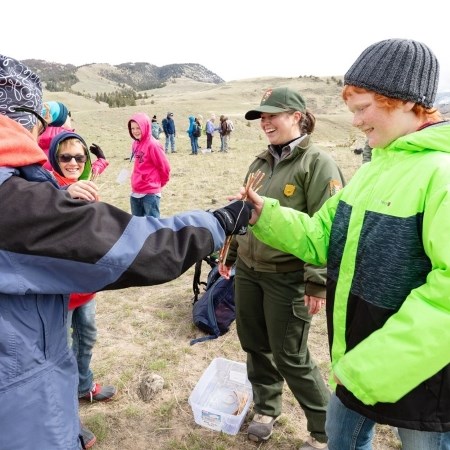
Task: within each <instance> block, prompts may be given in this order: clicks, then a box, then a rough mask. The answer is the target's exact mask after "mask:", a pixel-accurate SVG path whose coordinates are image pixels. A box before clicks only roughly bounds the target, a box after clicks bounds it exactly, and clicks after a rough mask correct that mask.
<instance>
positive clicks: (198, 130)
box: [192, 123, 202, 137]
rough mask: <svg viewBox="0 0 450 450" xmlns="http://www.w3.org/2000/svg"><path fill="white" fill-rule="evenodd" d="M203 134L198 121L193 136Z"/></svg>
mask: <svg viewBox="0 0 450 450" xmlns="http://www.w3.org/2000/svg"><path fill="white" fill-rule="evenodd" d="M201 135H202V127H201V126H200V125H198V124H197V123H196V124H195V125H194V130H193V132H192V136H194V137H200V136H201Z"/></svg>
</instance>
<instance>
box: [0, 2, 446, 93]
mask: <svg viewBox="0 0 450 450" xmlns="http://www.w3.org/2000/svg"><path fill="white" fill-rule="evenodd" d="M446 3H447V2H445V1H433V2H431V1H429V2H424V1H423V0H410V1H405V0H378V1H377V2H370V1H361V0H341V1H336V0H309V1H302V0H266V1H263V0H221V1H213V2H212V1H205V0H194V1H188V0H132V1H126V2H125V1H121V0H116V1H103V0H75V1H73V2H54V1H46V2H36V1H31V0H21V1H20V2H12V1H9V2H7V3H5V4H2V14H1V15H2V20H1V30H2V33H3V39H2V43H1V46H0V53H3V54H5V55H8V56H12V57H15V58H17V59H30V58H33V59H43V60H46V61H49V62H58V63H63V64H68V63H70V64H74V65H76V66H79V65H83V64H90V63H109V64H113V65H116V64H121V63H125V62H148V63H151V64H154V65H156V66H163V65H166V64H177V63H199V64H202V65H203V66H205V67H206V68H207V69H209V70H211V71H212V72H214V73H216V74H217V75H219V76H220V77H222V78H223V79H224V80H225V81H232V80H238V79H243V78H253V77H263V76H283V77H296V76H299V75H317V76H331V75H344V73H345V72H346V71H347V69H348V68H349V67H350V66H351V64H352V63H353V62H354V60H355V59H356V58H357V57H358V56H359V54H360V53H361V52H362V51H363V50H364V49H365V48H366V47H367V46H368V45H370V44H372V43H374V42H377V41H380V40H382V39H388V38H408V39H416V40H419V41H422V42H424V43H425V44H427V45H428V46H429V47H430V48H431V49H432V50H433V51H434V53H435V54H436V56H437V57H438V59H439V61H440V64H441V83H440V88H441V89H444V88H445V89H450V49H449V47H450V33H449V25H450V18H449V17H448V15H446V14H444V12H443V11H440V10H439V5H441V7H443V6H444V5H445V4H446Z"/></svg>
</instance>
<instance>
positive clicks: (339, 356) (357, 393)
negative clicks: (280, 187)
mask: <svg viewBox="0 0 450 450" xmlns="http://www.w3.org/2000/svg"><path fill="white" fill-rule="evenodd" d="M252 231H253V234H254V235H255V236H256V237H258V239H261V240H262V241H263V242H265V243H266V244H268V245H272V246H274V247H276V248H279V249H281V250H283V251H285V252H292V253H293V254H295V255H297V256H298V257H299V258H302V259H303V260H305V261H308V262H310V263H311V264H325V263H326V264H327V267H328V280H327V322H328V334H329V344H330V349H331V358H332V370H333V372H334V374H335V375H336V376H337V378H338V379H339V380H340V381H341V382H342V385H338V386H337V388H336V394H337V396H338V397H339V398H340V400H341V401H342V402H343V403H344V404H345V405H346V406H347V407H349V408H350V409H352V410H355V411H357V412H359V413H361V414H363V415H365V416H366V417H369V418H371V419H373V420H375V421H376V422H379V423H387V424H389V425H393V426H398V427H403V428H408V429H417V430H425V431H437V432H447V431H450V365H449V363H450V124H449V123H448V122H443V123H439V124H435V125H433V126H428V127H427V128H424V129H422V130H420V131H417V132H414V133H411V134H408V135H405V136H402V137H400V138H398V139H397V140H395V141H393V142H392V143H391V144H389V146H387V147H386V148H383V149H381V148H379V149H374V150H373V154H372V162H370V163H367V164H364V165H363V166H362V167H361V168H360V169H359V170H358V172H357V173H356V174H355V175H354V177H353V178H352V180H351V181H350V183H349V184H348V185H347V186H346V187H345V188H344V189H342V190H341V191H340V192H338V193H337V194H336V195H335V196H333V197H331V198H330V199H329V200H328V201H327V202H326V203H325V204H324V205H323V207H322V208H321V209H320V210H319V211H318V212H317V213H316V214H315V215H314V216H313V217H312V218H311V217H309V216H308V215H307V214H302V213H299V212H298V211H294V210H291V209H287V208H281V207H280V204H279V202H278V201H276V200H273V199H269V198H266V199H265V203H264V208H263V211H262V214H261V217H260V219H259V221H258V222H257V223H256V224H255V225H254V226H253V229H252Z"/></svg>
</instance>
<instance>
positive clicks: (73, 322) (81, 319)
mask: <svg viewBox="0 0 450 450" xmlns="http://www.w3.org/2000/svg"><path fill="white" fill-rule="evenodd" d="M96 306H97V302H96V300H95V298H93V299H92V300H90V301H89V302H87V303H85V304H84V305H81V306H79V307H78V308H75V309H74V310H69V313H68V315H67V327H68V335H69V346H72V350H73V353H74V355H75V358H76V360H77V364H78V379H79V384H78V396H79V397H82V396H83V395H86V394H87V393H89V392H90V390H91V389H92V387H93V385H94V374H93V373H92V370H91V368H90V365H91V359H92V350H93V348H94V345H95V342H96V341H97V325H96V323H95V310H96ZM71 327H72V333H70V331H71V330H70V328H71Z"/></svg>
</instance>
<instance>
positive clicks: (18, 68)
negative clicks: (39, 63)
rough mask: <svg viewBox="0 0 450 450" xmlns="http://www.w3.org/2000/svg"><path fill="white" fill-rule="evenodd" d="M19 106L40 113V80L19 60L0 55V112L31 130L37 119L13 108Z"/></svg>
mask: <svg viewBox="0 0 450 450" xmlns="http://www.w3.org/2000/svg"><path fill="white" fill-rule="evenodd" d="M20 106H26V107H28V108H32V109H33V110H34V111H36V112H37V113H38V114H40V113H41V110H42V86H41V80H40V79H39V77H38V76H37V75H36V74H35V73H33V72H32V71H31V70H30V69H28V67H27V66H25V65H24V64H22V63H21V62H20V61H17V60H16V59H14V58H10V57H9V56H3V55H0V114H4V115H6V116H8V117H9V118H10V119H13V120H15V121H16V122H19V123H20V124H21V125H23V126H24V127H25V128H27V129H28V130H31V129H32V128H33V127H34V126H35V125H36V120H37V119H36V117H35V116H33V115H32V114H30V113H27V112H22V111H20V112H19V111H17V112H16V111H15V110H14V109H15V108H16V107H20Z"/></svg>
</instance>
